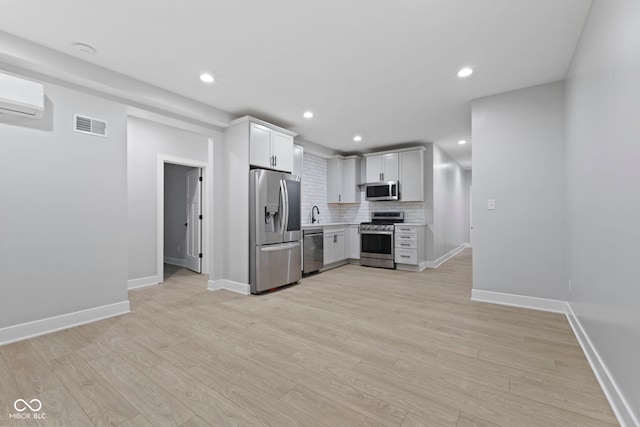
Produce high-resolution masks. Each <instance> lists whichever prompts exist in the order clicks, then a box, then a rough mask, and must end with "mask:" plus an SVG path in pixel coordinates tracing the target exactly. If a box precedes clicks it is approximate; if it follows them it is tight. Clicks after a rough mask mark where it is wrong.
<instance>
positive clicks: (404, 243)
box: [396, 240, 418, 249]
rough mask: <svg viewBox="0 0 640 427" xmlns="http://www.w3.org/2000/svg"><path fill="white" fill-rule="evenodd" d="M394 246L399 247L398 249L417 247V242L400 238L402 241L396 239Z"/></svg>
mask: <svg viewBox="0 0 640 427" xmlns="http://www.w3.org/2000/svg"><path fill="white" fill-rule="evenodd" d="M396 248H399V249H417V248H418V242H417V241H415V240H402V241H398V240H396Z"/></svg>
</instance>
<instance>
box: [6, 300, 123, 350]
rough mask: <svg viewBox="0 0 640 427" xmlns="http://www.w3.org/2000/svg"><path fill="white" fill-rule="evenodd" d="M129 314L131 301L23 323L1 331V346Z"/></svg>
mask: <svg viewBox="0 0 640 427" xmlns="http://www.w3.org/2000/svg"><path fill="white" fill-rule="evenodd" d="M126 313H129V301H122V302H118V303H115V304H109V305H103V306H100V307H95V308H90V309H87V310H80V311H75V312H73V313H68V314H62V315H60V316H54V317H48V318H46V319H41V320H35V321H33V322H27V323H21V324H19V325H14V326H9V327H6V328H2V329H0V345H4V344H9V343H12V342H16V341H22V340H26V339H29V338H33V337H37V336H39V335H44V334H48V333H51V332H56V331H61V330H63V329H69V328H73V327H74V326H80V325H84V324H85V323H91V322H95V321H97V320H102V319H107V318H109V317H113V316H119V315H121V314H126Z"/></svg>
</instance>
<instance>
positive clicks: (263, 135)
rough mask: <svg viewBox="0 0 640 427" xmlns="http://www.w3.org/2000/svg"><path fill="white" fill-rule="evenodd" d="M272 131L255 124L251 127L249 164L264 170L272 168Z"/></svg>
mask: <svg viewBox="0 0 640 427" xmlns="http://www.w3.org/2000/svg"><path fill="white" fill-rule="evenodd" d="M272 132H273V131H272V130H271V129H269V128H266V127H264V126H260V125H258V124H255V123H251V126H250V127H249V163H250V164H252V165H253V166H259V167H262V168H272V167H273V165H272V164H271V134H272Z"/></svg>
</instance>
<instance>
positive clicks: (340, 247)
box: [324, 227, 347, 265]
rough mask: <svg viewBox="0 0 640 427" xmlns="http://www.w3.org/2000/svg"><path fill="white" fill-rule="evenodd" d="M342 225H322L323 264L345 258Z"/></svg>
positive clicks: (343, 229)
mask: <svg viewBox="0 0 640 427" xmlns="http://www.w3.org/2000/svg"><path fill="white" fill-rule="evenodd" d="M346 248H347V245H346V244H345V228H344V227H324V265H329V264H333V263H334V262H338V261H343V260H345V259H346V258H347V256H346Z"/></svg>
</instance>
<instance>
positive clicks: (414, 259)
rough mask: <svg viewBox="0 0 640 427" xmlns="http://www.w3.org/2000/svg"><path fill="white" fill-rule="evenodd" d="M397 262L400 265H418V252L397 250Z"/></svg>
mask: <svg viewBox="0 0 640 427" xmlns="http://www.w3.org/2000/svg"><path fill="white" fill-rule="evenodd" d="M395 258H396V262H397V263H400V264H414V265H417V264H418V251H416V250H415V249H396V256H395Z"/></svg>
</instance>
